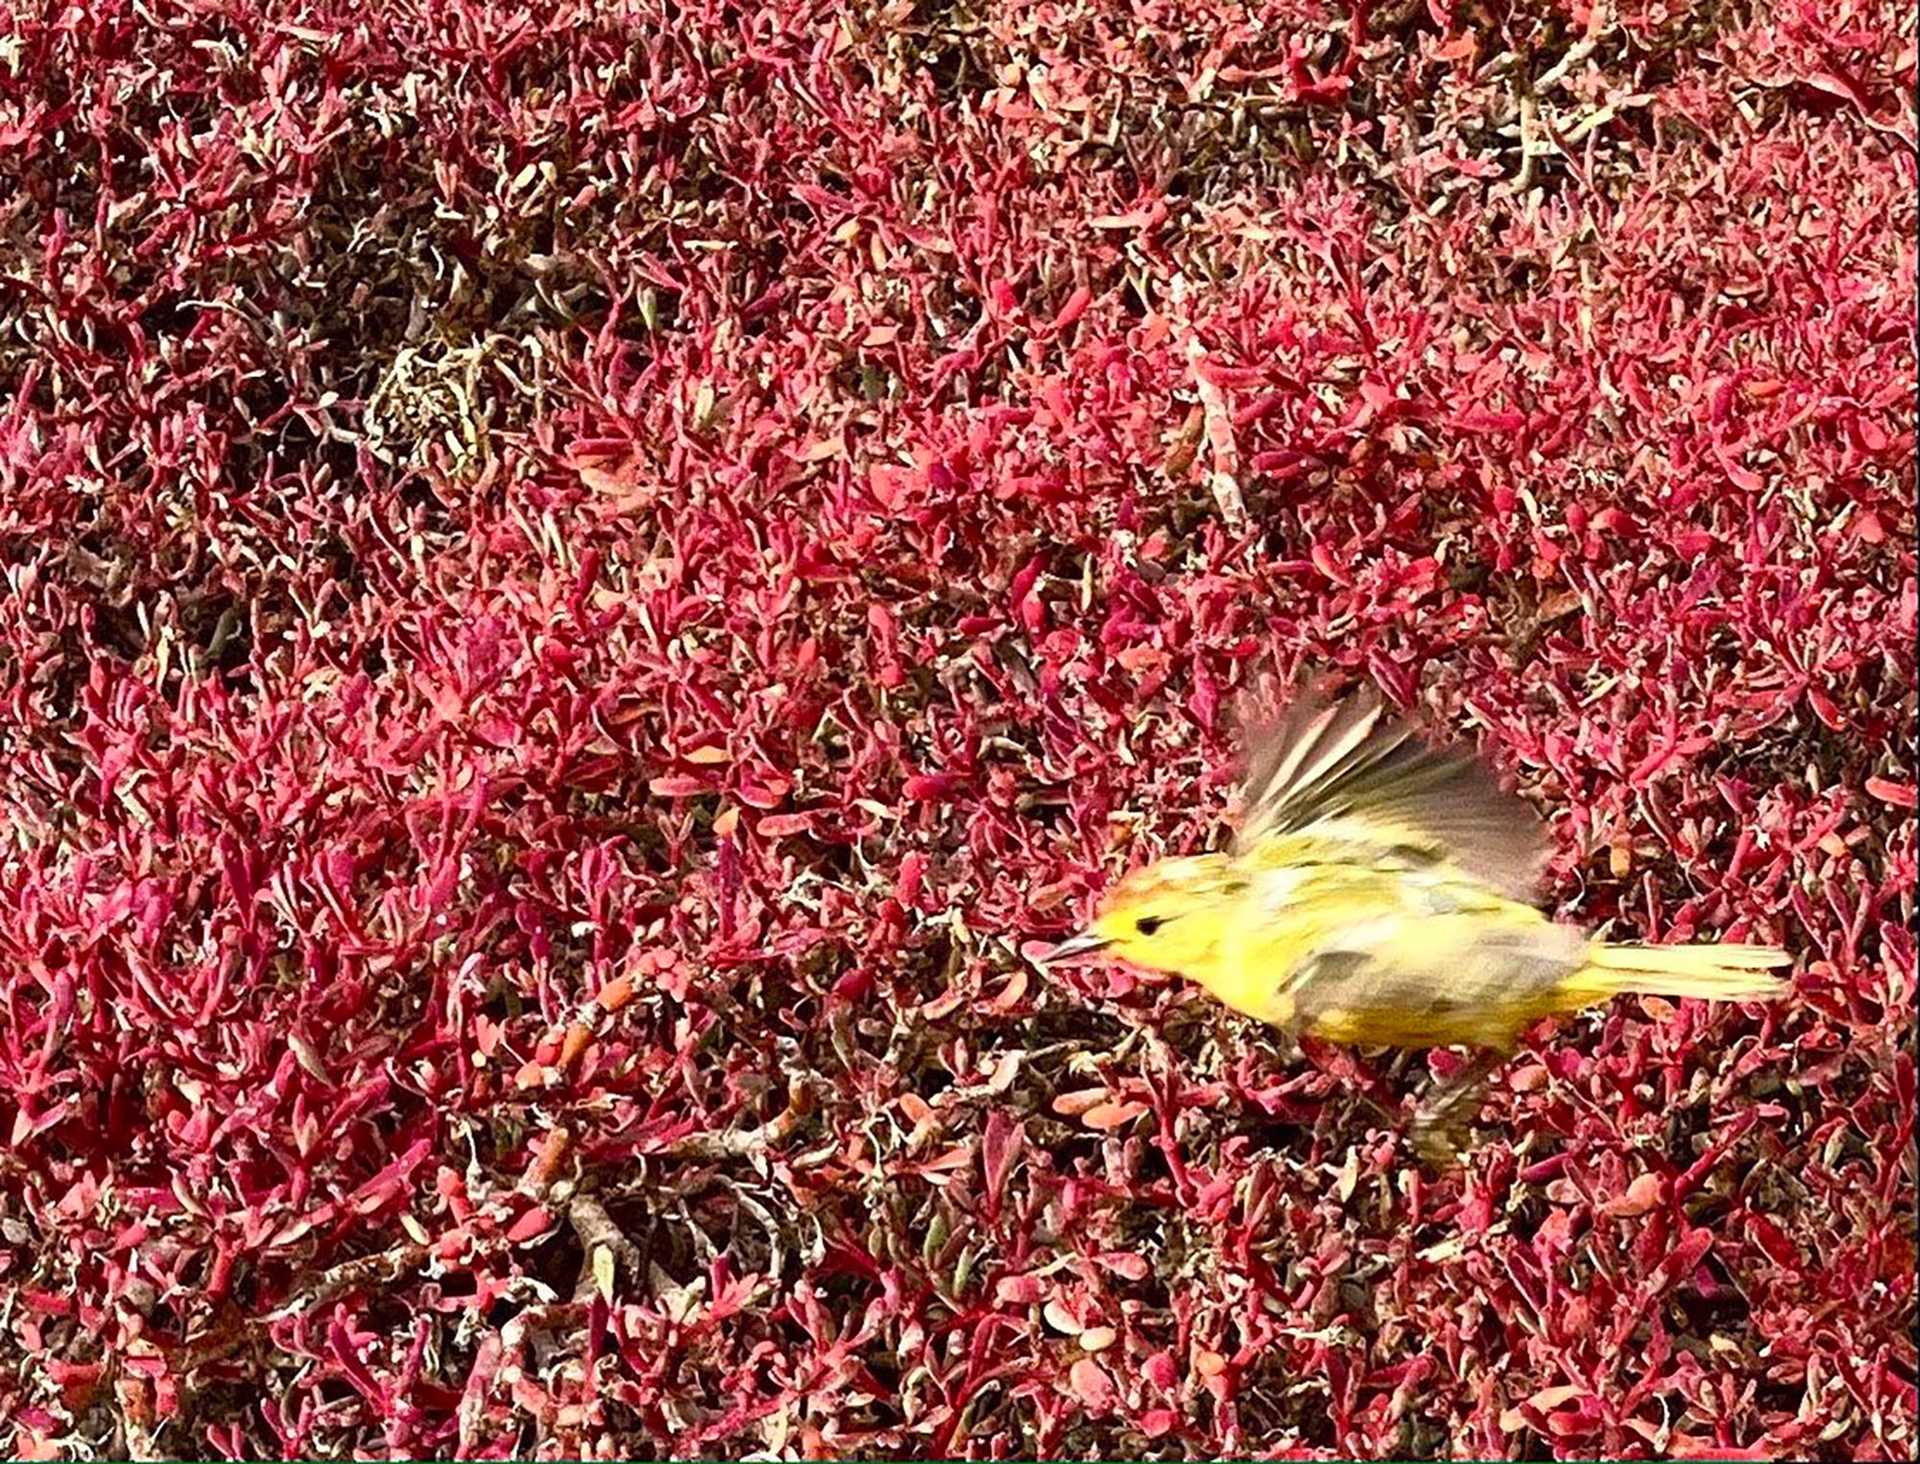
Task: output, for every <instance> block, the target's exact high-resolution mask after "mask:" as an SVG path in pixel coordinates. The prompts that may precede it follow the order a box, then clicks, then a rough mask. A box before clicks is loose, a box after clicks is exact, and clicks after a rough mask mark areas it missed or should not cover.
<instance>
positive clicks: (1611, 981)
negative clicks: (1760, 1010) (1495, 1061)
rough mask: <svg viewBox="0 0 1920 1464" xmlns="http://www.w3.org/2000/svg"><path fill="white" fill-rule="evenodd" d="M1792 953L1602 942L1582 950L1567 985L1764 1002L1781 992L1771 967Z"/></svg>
mask: <svg viewBox="0 0 1920 1464" xmlns="http://www.w3.org/2000/svg"><path fill="white" fill-rule="evenodd" d="M1792 964H1793V957H1792V956H1790V955H1788V954H1787V953H1786V952H1785V951H1782V950H1775V949H1774V948H1773V947H1771V946H1758V945H1675V946H1650V945H1603V944H1600V943H1598V942H1596V943H1595V944H1594V945H1593V946H1592V948H1591V949H1589V950H1588V952H1587V964H1586V965H1585V966H1584V967H1582V968H1581V969H1580V970H1579V971H1577V972H1575V973H1574V975H1573V976H1572V978H1571V979H1570V980H1569V981H1568V983H1567V984H1568V986H1570V987H1572V988H1573V989H1575V990H1576V991H1579V992H1581V993H1583V994H1588V993H1590V994H1591V997H1592V999H1593V1000H1596V1001H1599V1000H1604V999H1605V998H1607V997H1609V996H1613V995H1616V994H1618V993H1623V992H1635V993H1638V994H1640V995H1642V996H1681V997H1684V996H1692V997H1698V998H1699V999H1700V1000H1702V1001H1765V1000H1769V999H1771V998H1774V997H1778V996H1781V995H1784V994H1785V992H1786V990H1787V980H1786V978H1785V977H1781V976H1776V975H1774V974H1773V972H1774V971H1776V970H1778V969H1779V968H1780V967H1782V966H1790V965H1792Z"/></svg>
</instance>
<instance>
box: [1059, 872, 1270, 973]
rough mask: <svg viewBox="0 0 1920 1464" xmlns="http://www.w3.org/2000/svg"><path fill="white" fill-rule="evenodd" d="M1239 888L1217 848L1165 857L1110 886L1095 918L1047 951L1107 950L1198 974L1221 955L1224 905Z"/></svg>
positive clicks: (1069, 954)
mask: <svg viewBox="0 0 1920 1464" xmlns="http://www.w3.org/2000/svg"><path fill="white" fill-rule="evenodd" d="M1236 893H1238V882H1237V877H1236V876H1235V875H1234V874H1233V872H1232V871H1231V869H1230V868H1229V866H1228V864H1227V861H1226V860H1225V859H1223V858H1222V857H1221V856H1219V855H1217V854H1200V855H1195V856H1192V857H1190V858H1182V859H1162V860H1161V861H1159V862H1158V863H1157V864H1150V865H1148V866H1146V867H1145V868H1144V869H1136V870H1134V871H1133V872H1132V873H1131V874H1129V875H1127V876H1126V877H1125V878H1124V879H1122V880H1121V881H1120V882H1119V883H1118V884H1117V885H1115V886H1114V887H1113V888H1112V889H1111V890H1109V891H1108V892H1107V894H1106V896H1105V898H1104V899H1102V900H1101V902H1100V905H1099V908H1098V910H1097V911H1096V913H1095V915H1094V918H1093V923H1092V924H1091V925H1089V926H1088V927H1087V929H1086V930H1085V931H1083V932H1082V933H1081V934H1079V935H1076V936H1073V937H1071V938H1070V939H1068V940H1065V941H1062V942H1061V943H1060V944H1059V945H1058V946H1056V947H1055V948H1054V950H1053V953H1052V954H1051V955H1050V956H1049V957H1048V958H1047V959H1048V960H1049V961H1060V960H1068V959H1071V958H1073V957H1077V956H1086V955H1091V954H1093V953H1095V952H1099V953H1101V954H1103V955H1107V956H1115V957H1118V958H1120V959H1121V960H1124V961H1128V962H1130V963H1132V964H1133V965H1135V966H1143V967H1145V968H1146V969H1148V970H1150V971H1169V972H1173V973H1175V974H1181V975H1194V974H1195V973H1196V972H1198V971H1200V970H1202V969H1203V968H1205V967H1206V966H1207V965H1208V964H1209V962H1210V961H1211V960H1212V959H1213V955H1214V952H1215V951H1216V950H1217V948H1218V946H1219V943H1220V936H1221V932H1222V929H1223V920H1222V918H1221V912H1222V909H1223V907H1224V906H1225V904H1226V903H1227V902H1228V901H1229V900H1231V899H1232V898H1233V896H1234V895H1235V894H1236Z"/></svg>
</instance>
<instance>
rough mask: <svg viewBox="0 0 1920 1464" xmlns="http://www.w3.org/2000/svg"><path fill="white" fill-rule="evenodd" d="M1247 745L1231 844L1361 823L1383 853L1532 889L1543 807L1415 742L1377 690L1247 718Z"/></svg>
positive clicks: (1545, 850)
mask: <svg viewBox="0 0 1920 1464" xmlns="http://www.w3.org/2000/svg"><path fill="white" fill-rule="evenodd" d="M1247 750H1248V766H1247V775H1246V780H1245V784H1244V787H1243V790H1242V804H1243V808H1244V815H1243V821H1242V824H1241V827H1240V831H1239V833H1238V834H1237V835H1236V837H1235V839H1234V848H1235V852H1237V853H1244V852H1246V851H1247V850H1249V849H1252V848H1254V847H1256V846H1257V845H1258V844H1260V842H1261V841H1262V840H1264V839H1267V838H1269V837H1271V836H1273V835H1276V834H1309V833H1312V832H1314V831H1315V830H1316V829H1324V830H1325V832H1327V833H1328V834H1329V835H1330V836H1333V835H1335V834H1336V832H1337V836H1338V838H1339V839H1340V840H1341V841H1342V842H1347V841H1351V840H1352V838H1353V837H1354V835H1355V834H1356V832H1357V828H1356V825H1357V824H1358V822H1359V821H1361V820H1364V821H1365V823H1366V824H1367V825H1369V826H1370V828H1369V835H1370V837H1369V840H1368V842H1373V840H1372V838H1371V835H1372V834H1374V833H1377V834H1378V842H1379V843H1380V845H1381V846H1382V850H1383V852H1386V851H1393V852H1396V853H1398V854H1399V855H1401V856H1402V857H1405V856H1407V855H1411V854H1416V853H1417V854H1419V855H1421V856H1424V857H1425V858H1426V859H1430V860H1434V861H1436V862H1437V861H1446V862H1448V863H1451V864H1453V865H1455V866H1456V867H1457V868H1459V869H1461V870H1464V871H1465V872H1466V873H1468V874H1470V875H1472V876H1473V877H1474V878H1476V879H1478V880H1481V881H1483V882H1485V883H1486V884H1487V885H1489V886H1491V887H1492V888H1493V889H1495V890H1498V891H1499V892H1500V893H1501V894H1503V895H1505V896H1507V897H1508V898H1509V899H1515V900H1529V901H1530V900H1532V899H1533V898H1534V897H1535V894H1536V888H1535V887H1536V885H1537V883H1538V881H1539V878H1540V875H1541V873H1542V871H1543V870H1544V869H1545V867H1546V863H1547V859H1548V857H1549V855H1550V854H1551V845H1550V844H1549V842H1548V839H1547V832H1546V827H1545V825H1544V824H1543V823H1542V822H1541V821H1540V817H1539V815H1538V814H1536V813H1535V812H1534V811H1533V809H1532V808H1531V807H1530V806H1529V805H1528V804H1527V803H1526V801H1525V800H1524V799H1521V798H1519V797H1517V796H1515V795H1513V794H1510V793H1505V792H1502V791H1501V789H1500V786H1499V784H1498V783H1496V782H1495V781H1494V778H1493V775H1492V773H1490V772H1489V771H1488V770H1487V768H1486V767H1484V766H1483V765H1482V764H1481V763H1480V762H1479V761H1478V759H1476V758H1475V757H1474V756H1473V754H1472V753H1471V752H1464V751H1453V752H1447V751H1442V750H1439V749H1436V748H1434V747H1432V746H1430V745H1428V744H1427V743H1425V742H1423V741H1422V740H1421V739H1420V738H1419V737H1417V736H1416V735H1415V734H1414V732H1413V731H1412V729H1411V728H1409V727H1408V726H1407V725H1406V724H1405V723H1403V722H1401V721H1399V720H1397V719H1395V718H1393V717H1391V716H1389V715H1388V713H1387V710H1386V707H1385V704H1384V703H1383V702H1382V701H1381V700H1380V697H1379V696H1378V694H1377V693H1374V692H1371V691H1369V692H1367V693H1364V694H1362V695H1356V696H1353V697H1350V698H1348V699H1347V700H1345V701H1342V702H1339V703H1329V702H1327V701H1324V700H1322V699H1321V698H1319V697H1317V696H1312V695H1306V694H1303V695H1298V696H1295V697H1294V698H1293V700H1292V701H1291V702H1290V703H1289V704H1288V706H1287V708H1286V710H1285V711H1284V712H1283V713H1281V715H1280V716H1279V717H1278V718H1277V719H1273V720H1260V721H1255V722H1252V723H1251V724H1250V725H1249V727H1248V737H1247ZM1336 823H1339V824H1342V825H1344V827H1341V828H1339V829H1338V830H1337V831H1336V830H1335V829H1334V828H1332V827H1330V826H1331V825H1334V824H1336Z"/></svg>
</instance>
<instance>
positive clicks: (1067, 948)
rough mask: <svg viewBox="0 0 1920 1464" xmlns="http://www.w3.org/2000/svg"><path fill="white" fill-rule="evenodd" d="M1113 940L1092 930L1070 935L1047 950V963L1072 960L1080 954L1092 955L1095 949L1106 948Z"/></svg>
mask: <svg viewBox="0 0 1920 1464" xmlns="http://www.w3.org/2000/svg"><path fill="white" fill-rule="evenodd" d="M1112 943H1113V942H1111V941H1109V940H1108V939H1107V938H1106V937H1105V936H1104V935H1095V934H1094V933H1093V932H1092V931H1090V930H1088V931H1082V932H1081V933H1080V934H1079V935H1074V936H1069V937H1068V938H1067V939H1065V940H1063V941H1061V942H1060V944H1059V945H1057V946H1055V947H1054V948H1053V949H1052V950H1050V951H1048V952H1047V964H1048V965H1049V966H1051V965H1052V964H1053V963H1054V962H1055V961H1071V960H1074V959H1076V958H1077V957H1080V956H1090V955H1092V954H1093V953H1094V952H1095V951H1099V950H1105V949H1106V948H1107V947H1108V946H1109V945H1111V944H1112Z"/></svg>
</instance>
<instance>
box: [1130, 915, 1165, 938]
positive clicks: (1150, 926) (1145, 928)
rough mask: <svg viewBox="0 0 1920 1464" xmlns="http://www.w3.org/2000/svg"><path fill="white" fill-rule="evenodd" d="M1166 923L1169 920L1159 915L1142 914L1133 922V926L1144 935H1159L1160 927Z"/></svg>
mask: <svg viewBox="0 0 1920 1464" xmlns="http://www.w3.org/2000/svg"><path fill="white" fill-rule="evenodd" d="M1166 923H1167V922H1166V921H1165V920H1164V919H1162V918H1161V917H1160V916H1158V915H1142V916H1141V917H1140V918H1139V919H1138V920H1136V921H1134V922H1133V928H1134V929H1135V930H1137V931H1139V932H1140V933H1141V934H1142V935H1157V934H1159V932H1160V927H1161V926H1163V925H1165V924H1166Z"/></svg>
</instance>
